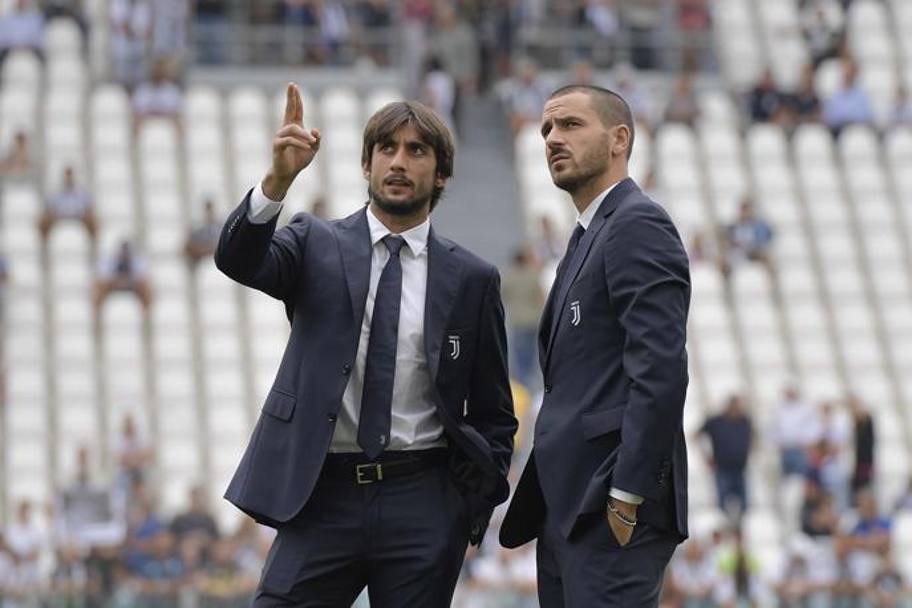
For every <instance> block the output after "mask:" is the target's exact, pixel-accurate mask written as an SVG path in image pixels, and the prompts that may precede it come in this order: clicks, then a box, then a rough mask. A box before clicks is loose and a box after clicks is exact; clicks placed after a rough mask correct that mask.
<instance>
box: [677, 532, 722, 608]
mask: <svg viewBox="0 0 912 608" xmlns="http://www.w3.org/2000/svg"><path fill="white" fill-rule="evenodd" d="M713 555H714V554H713V553H711V552H708V551H706V550H705V549H704V547H703V543H702V542H701V541H700V540H699V539H698V538H691V539H689V540H688V541H687V542H685V543H684V545H683V547H682V548H681V550H680V551H679V552H678V554H677V555H676V556H675V558H674V559H673V560H672V561H671V565H670V567H669V576H670V579H669V581H668V582H669V585H668V586H669V592H670V593H671V594H673V595H675V596H676V597H678V598H679V599H680V600H681V604H680V606H681V608H709V607H710V606H711V603H712V592H713V589H714V588H715V587H716V585H717V584H718V576H719V575H718V571H717V569H716V564H715V562H714V561H713Z"/></svg>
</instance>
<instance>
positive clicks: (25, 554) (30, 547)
mask: <svg viewBox="0 0 912 608" xmlns="http://www.w3.org/2000/svg"><path fill="white" fill-rule="evenodd" d="M46 543H47V538H46V536H45V534H44V531H43V530H42V529H41V526H39V525H38V523H37V522H36V521H35V519H34V518H33V517H32V503H31V502H29V501H28V500H22V501H20V502H19V505H18V507H17V509H16V517H15V519H14V520H13V521H12V522H10V524H9V525H8V526H7V527H6V544H7V547H8V548H9V549H10V551H11V552H12V553H13V555H15V556H16V558H17V559H18V560H19V563H20V564H21V565H22V566H24V567H28V568H32V569H34V570H35V571H36V573H37V571H38V569H39V564H38V560H39V558H40V557H41V551H42V550H43V549H44V548H45V545H46Z"/></svg>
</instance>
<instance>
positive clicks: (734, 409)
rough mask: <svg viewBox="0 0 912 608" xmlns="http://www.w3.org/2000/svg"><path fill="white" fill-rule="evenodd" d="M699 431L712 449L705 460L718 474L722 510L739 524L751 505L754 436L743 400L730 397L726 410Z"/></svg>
mask: <svg viewBox="0 0 912 608" xmlns="http://www.w3.org/2000/svg"><path fill="white" fill-rule="evenodd" d="M699 432H700V434H701V435H705V436H706V437H707V438H708V439H709V444H710V446H711V449H712V451H711V453H707V454H706V459H707V461H708V463H709V467H710V468H711V469H712V470H713V472H714V474H715V478H716V493H717V496H718V501H719V508H720V509H722V510H723V511H725V512H726V513H727V514H728V515H729V516H730V517H731V518H732V521H735V522H737V521H739V520H740V519H741V516H742V515H743V514H744V512H745V511H746V510H747V506H748V503H747V483H746V480H745V471H746V470H747V462H748V458H749V456H750V450H751V446H752V444H753V433H754V431H753V425H752V424H751V421H750V418H748V416H747V413H746V411H745V409H744V402H743V399H742V397H741V396H740V395H732V396H731V397H729V399H728V403H727V405H726V407H725V410H724V411H723V412H722V413H720V414H716V415H714V416H712V417H710V418H709V419H708V420H706V422H705V423H704V424H703V427H702V428H701V429H700V431H699Z"/></svg>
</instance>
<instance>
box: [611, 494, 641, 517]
mask: <svg viewBox="0 0 912 608" xmlns="http://www.w3.org/2000/svg"><path fill="white" fill-rule="evenodd" d="M608 504H609V505H611V506H612V507H614V508H615V509H617V510H618V511H620V512H621V514H622V515H624V516H625V517H627V518H629V519H636V514H637V506H636V505H635V504H633V503H629V502H624V501H623V500H618V499H617V498H614V497H613V496H612V497H610V498H609V499H608Z"/></svg>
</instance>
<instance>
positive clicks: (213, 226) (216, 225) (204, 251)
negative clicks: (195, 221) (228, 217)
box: [184, 198, 222, 266]
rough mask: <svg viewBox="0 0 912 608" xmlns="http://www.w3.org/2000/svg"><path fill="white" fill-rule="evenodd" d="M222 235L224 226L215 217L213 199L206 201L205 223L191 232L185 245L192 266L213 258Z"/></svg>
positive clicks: (185, 252)
mask: <svg viewBox="0 0 912 608" xmlns="http://www.w3.org/2000/svg"><path fill="white" fill-rule="evenodd" d="M221 233H222V224H221V222H220V221H219V219H218V218H217V217H216V215H215V203H214V202H213V200H212V199H211V198H210V199H206V202H205V203H204V204H203V223H202V224H200V225H199V226H197V227H196V228H194V229H193V230H191V231H190V234H189V235H187V242H186V243H185V244H184V257H185V258H186V259H187V261H188V262H189V263H190V265H191V266H196V264H197V263H198V262H199V261H200V260H202V259H203V258H210V257H212V255H213V254H214V253H215V247H216V245H218V240H219V236H220V235H221Z"/></svg>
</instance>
